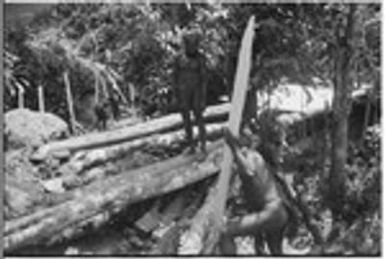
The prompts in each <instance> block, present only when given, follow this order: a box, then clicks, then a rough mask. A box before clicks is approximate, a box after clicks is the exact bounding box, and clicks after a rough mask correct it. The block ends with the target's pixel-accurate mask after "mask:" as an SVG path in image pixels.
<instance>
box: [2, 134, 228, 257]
mask: <svg viewBox="0 0 385 259" xmlns="http://www.w3.org/2000/svg"><path fill="white" fill-rule="evenodd" d="M222 145H223V142H222V141H218V142H215V143H214V144H211V145H209V147H208V152H209V156H208V157H207V158H206V159H205V160H204V161H202V162H198V161H197V159H198V158H199V155H194V156H179V157H176V158H173V159H170V160H167V161H164V162H161V163H156V164H153V165H150V166H146V167H143V168H139V169H137V170H134V171H131V172H129V173H122V174H119V175H117V176H113V177H110V178H107V179H105V180H103V181H98V182H94V183H93V184H91V185H89V186H87V187H85V188H84V189H82V190H78V191H77V193H76V194H75V198H74V199H72V200H70V201H67V202H65V203H63V204H60V205H57V206H54V207H52V208H48V209H46V210H42V211H39V212H37V213H35V214H33V215H29V216H26V217H23V218H20V219H16V220H12V221H7V222H5V230H4V249H5V252H6V253H10V252H12V251H15V249H18V248H22V247H25V246H28V245H38V244H47V243H50V242H53V241H57V240H59V239H62V238H70V237H72V236H73V235H74V234H76V233H79V231H80V232H81V231H83V230H84V228H82V227H81V226H85V225H87V226H89V225H90V223H91V225H92V224H96V225H100V224H102V223H104V222H106V220H108V218H109V215H113V214H114V213H116V212H118V211H120V210H122V209H123V208H124V207H126V206H127V205H128V204H132V203H136V202H139V201H142V200H145V199H148V198H151V197H154V196H159V195H162V194H165V193H168V192H171V191H174V190H177V189H180V188H183V187H184V186H186V185H189V184H192V183H194V182H197V181H199V180H201V179H204V178H206V177H209V176H211V175H213V174H215V173H217V172H219V167H218V166H217V164H216V163H215V161H217V160H216V157H217V156H218V155H219V154H220V152H221V148H220V147H221V146H222ZM95 222H96V223H95Z"/></svg>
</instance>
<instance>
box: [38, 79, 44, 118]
mask: <svg viewBox="0 0 385 259" xmlns="http://www.w3.org/2000/svg"><path fill="white" fill-rule="evenodd" d="M38 95H39V111H40V112H45V107H44V92H43V87H42V86H41V85H39V87H38Z"/></svg>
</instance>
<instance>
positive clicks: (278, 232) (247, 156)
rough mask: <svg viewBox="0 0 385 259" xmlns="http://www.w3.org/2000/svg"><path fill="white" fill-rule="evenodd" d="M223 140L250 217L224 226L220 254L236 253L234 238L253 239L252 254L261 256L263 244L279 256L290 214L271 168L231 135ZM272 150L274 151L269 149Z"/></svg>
mask: <svg viewBox="0 0 385 259" xmlns="http://www.w3.org/2000/svg"><path fill="white" fill-rule="evenodd" d="M224 137H225V140H226V142H227V143H228V145H229V146H230V149H231V152H232V153H233V156H234V161H235V164H236V170H237V173H238V175H239V177H240V179H241V183H242V190H243V193H244V198H245V200H246V203H247V206H248V210H249V211H250V213H249V214H247V215H245V216H242V217H238V218H235V219H231V220H229V221H228V222H227V224H226V227H225V230H224V231H223V235H222V238H221V242H220V248H221V251H222V253H223V254H232V255H234V254H235V253H236V248H235V244H234V240H233V239H234V237H236V236H253V237H254V240H255V244H254V245H255V250H256V252H257V253H258V254H263V243H264V242H263V241H264V240H265V241H266V242H267V244H268V247H269V249H270V252H271V254H273V255H281V254H282V239H283V233H284V230H285V228H286V225H287V222H288V219H289V212H288V211H287V208H286V207H285V204H284V201H283V199H282V198H281V195H280V193H279V190H278V187H277V185H276V182H275V180H274V176H273V175H272V173H271V171H270V170H271V169H270V167H269V166H268V165H267V163H266V162H265V159H264V158H263V157H262V156H261V154H260V153H258V152H256V151H254V150H253V149H250V148H244V147H242V145H241V144H240V142H239V140H238V139H236V138H235V137H234V136H233V135H232V134H231V132H230V131H229V130H228V129H226V130H224ZM271 148H273V147H271Z"/></svg>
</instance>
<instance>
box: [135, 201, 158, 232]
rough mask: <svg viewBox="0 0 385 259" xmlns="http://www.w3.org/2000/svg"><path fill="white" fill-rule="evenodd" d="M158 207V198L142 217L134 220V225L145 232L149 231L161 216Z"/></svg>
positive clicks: (155, 226)
mask: <svg viewBox="0 0 385 259" xmlns="http://www.w3.org/2000/svg"><path fill="white" fill-rule="evenodd" d="M159 207H160V201H159V200H158V201H156V202H155V205H153V207H152V208H151V209H150V210H149V211H148V212H147V213H145V214H144V215H143V217H141V218H140V219H138V220H137V221H135V227H137V228H138V229H140V230H141V231H143V232H145V233H150V232H152V231H153V230H154V229H155V228H157V227H158V225H159V223H160V220H161V217H162V216H161V214H160V213H159Z"/></svg>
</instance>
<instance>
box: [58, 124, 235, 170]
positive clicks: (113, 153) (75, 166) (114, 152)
mask: <svg viewBox="0 0 385 259" xmlns="http://www.w3.org/2000/svg"><path fill="white" fill-rule="evenodd" d="M226 125H227V123H226V122H223V123H215V124H210V125H207V126H206V130H207V136H208V139H216V138H219V137H220V135H221V133H222V129H223V128H224V127H225V126H226ZM193 136H194V138H195V139H196V138H197V137H198V129H197V128H194V135H193ZM184 137H185V132H184V130H178V131H174V132H169V133H164V134H154V135H152V136H148V137H144V138H140V139H136V140H133V141H129V142H124V143H121V144H115V145H112V146H107V147H102V148H98V149H92V150H82V151H79V152H76V153H75V154H74V156H73V157H72V158H71V159H70V161H68V162H67V163H65V164H63V165H62V166H61V167H60V168H59V169H58V171H59V172H60V173H61V174H62V175H63V177H67V176H68V175H76V174H78V173H80V172H82V171H84V170H85V169H89V168H91V167H92V166H95V165H98V164H104V163H105V162H107V161H109V160H112V159H115V158H118V157H119V156H122V155H124V154H126V153H127V152H130V151H133V150H138V149H140V148H143V147H145V146H160V147H170V146H173V145H174V144H177V143H180V142H182V141H183V140H184Z"/></svg>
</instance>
